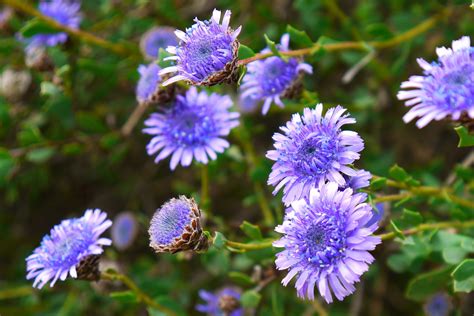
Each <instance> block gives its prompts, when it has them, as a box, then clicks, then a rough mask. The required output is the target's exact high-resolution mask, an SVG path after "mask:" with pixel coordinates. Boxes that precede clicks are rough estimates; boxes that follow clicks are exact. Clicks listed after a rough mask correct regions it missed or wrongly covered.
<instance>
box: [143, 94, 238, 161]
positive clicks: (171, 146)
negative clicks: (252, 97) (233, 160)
mask: <svg viewBox="0 0 474 316" xmlns="http://www.w3.org/2000/svg"><path fill="white" fill-rule="evenodd" d="M231 107H232V99H231V98H230V97H229V96H227V95H219V94H216V93H212V94H210V95H208V94H207V93H206V92H205V91H201V92H198V91H197V89H196V87H191V88H190V89H189V90H188V91H187V92H186V94H185V95H178V96H177V97H176V101H175V103H174V105H173V106H171V107H170V108H167V109H165V110H163V112H162V113H153V114H151V116H150V117H149V118H148V119H147V120H146V121H145V125H146V126H147V127H146V128H145V129H144V130H143V132H144V133H145V134H149V135H153V138H152V139H151V141H150V143H149V144H148V145H147V152H148V155H150V156H152V155H157V156H156V158H155V162H156V163H158V162H159V161H161V160H163V159H165V158H166V157H168V156H170V155H171V160H170V168H171V170H174V169H175V168H176V166H177V165H178V164H179V163H180V162H181V165H182V166H183V167H187V166H189V165H190V164H191V162H192V160H193V158H194V159H196V160H197V161H199V162H201V163H203V164H207V163H208V161H209V159H211V160H214V159H216V158H217V153H222V152H224V150H225V148H227V147H229V142H227V141H226V140H225V139H223V138H222V137H223V136H227V135H228V134H229V133H230V131H231V129H232V128H234V127H236V126H237V125H239V120H238V117H239V113H237V112H229V109H230V108H231ZM208 156H209V158H208Z"/></svg>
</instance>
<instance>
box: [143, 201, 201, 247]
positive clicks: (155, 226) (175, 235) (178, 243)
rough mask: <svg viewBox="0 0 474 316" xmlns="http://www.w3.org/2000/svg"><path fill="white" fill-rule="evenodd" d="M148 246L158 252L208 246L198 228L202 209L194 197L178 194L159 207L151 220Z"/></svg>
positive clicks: (199, 227)
mask: <svg viewBox="0 0 474 316" xmlns="http://www.w3.org/2000/svg"><path fill="white" fill-rule="evenodd" d="M148 233H149V234H150V247H151V248H153V249H154V250H155V251H156V252H157V253H159V252H171V253H176V252H178V251H182V250H203V249H205V248H207V246H208V240H207V237H206V236H205V235H204V234H203V232H202V228H201V211H200V210H199V207H198V206H197V204H196V202H194V200H193V199H188V198H186V197H185V196H180V197H179V198H178V199H171V200H169V201H168V202H166V203H165V204H163V205H162V206H161V208H159V209H158V210H157V211H156V212H155V214H154V215H153V218H152V219H151V222H150V228H149V230H148Z"/></svg>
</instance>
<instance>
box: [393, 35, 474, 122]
mask: <svg viewBox="0 0 474 316" xmlns="http://www.w3.org/2000/svg"><path fill="white" fill-rule="evenodd" d="M436 54H437V55H438V61H437V62H432V63H428V62H427V61H425V60H424V59H422V58H418V64H419V65H420V66H421V68H423V70H424V74H423V76H411V77H410V78H409V80H408V81H405V82H403V83H402V85H401V88H402V89H410V90H402V91H400V92H398V95H397V96H398V99H400V100H407V101H406V102H405V105H406V106H413V107H412V108H411V109H410V111H408V113H407V114H405V116H404V117H403V120H404V121H405V123H408V122H410V121H412V120H413V119H415V118H417V117H418V118H419V119H418V121H417V122H416V126H418V128H422V127H425V126H426V125H427V124H428V123H430V122H431V121H432V120H436V121H439V120H442V119H444V118H446V117H448V116H450V117H451V119H452V120H454V121H457V120H459V119H460V118H461V115H462V114H465V115H467V116H469V117H470V118H471V119H474V48H472V47H471V40H470V38H469V37H468V36H464V37H462V38H461V39H459V40H457V41H453V45H452V49H451V48H446V47H439V48H437V49H436Z"/></svg>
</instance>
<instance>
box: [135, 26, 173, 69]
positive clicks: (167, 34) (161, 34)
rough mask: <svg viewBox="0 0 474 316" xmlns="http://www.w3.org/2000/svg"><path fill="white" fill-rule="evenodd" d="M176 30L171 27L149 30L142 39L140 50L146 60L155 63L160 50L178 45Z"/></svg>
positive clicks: (158, 27)
mask: <svg viewBox="0 0 474 316" xmlns="http://www.w3.org/2000/svg"><path fill="white" fill-rule="evenodd" d="M174 31H175V29H174V28H172V27H169V26H157V27H154V28H152V29H150V30H148V31H147V32H146V33H145V34H143V36H142V38H141V39H140V49H141V51H142V54H143V56H145V58H146V59H148V60H150V61H153V60H156V59H157V58H158V54H159V52H160V48H162V49H164V50H166V48H168V46H176V45H178V38H177V37H176V35H175V34H174Z"/></svg>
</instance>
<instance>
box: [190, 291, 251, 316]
mask: <svg viewBox="0 0 474 316" xmlns="http://www.w3.org/2000/svg"><path fill="white" fill-rule="evenodd" d="M199 297H200V298H201V299H203V300H204V301H205V304H198V305H196V310H198V311H199V312H201V313H206V314H207V315H211V316H223V315H229V316H242V315H244V310H243V308H242V307H241V306H240V292H239V291H238V290H237V289H234V288H231V287H225V288H223V289H221V290H219V291H217V292H216V293H211V292H208V291H206V290H200V291H199Z"/></svg>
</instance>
